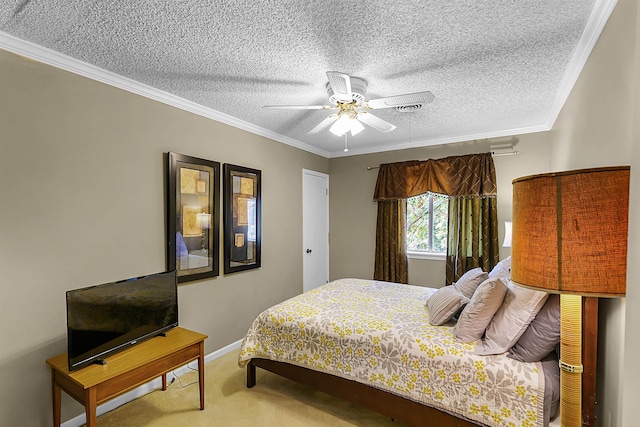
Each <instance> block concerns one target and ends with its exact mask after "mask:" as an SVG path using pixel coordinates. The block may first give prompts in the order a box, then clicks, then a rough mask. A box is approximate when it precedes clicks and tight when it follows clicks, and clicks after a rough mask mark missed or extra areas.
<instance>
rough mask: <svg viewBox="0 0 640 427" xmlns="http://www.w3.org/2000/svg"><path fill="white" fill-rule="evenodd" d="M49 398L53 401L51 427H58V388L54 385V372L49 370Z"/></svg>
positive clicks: (59, 399)
mask: <svg viewBox="0 0 640 427" xmlns="http://www.w3.org/2000/svg"><path fill="white" fill-rule="evenodd" d="M51 386H52V387H51V396H52V401H53V427H60V401H61V396H60V386H59V385H58V384H57V383H56V371H55V370H54V369H52V370H51Z"/></svg>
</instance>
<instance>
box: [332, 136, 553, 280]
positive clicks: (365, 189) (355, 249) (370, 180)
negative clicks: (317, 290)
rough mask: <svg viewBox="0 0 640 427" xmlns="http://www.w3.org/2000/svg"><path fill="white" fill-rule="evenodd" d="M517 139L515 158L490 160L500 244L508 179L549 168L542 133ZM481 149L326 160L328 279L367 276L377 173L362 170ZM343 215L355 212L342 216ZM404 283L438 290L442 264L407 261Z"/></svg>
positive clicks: (481, 145)
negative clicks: (493, 169) (328, 174)
mask: <svg viewBox="0 0 640 427" xmlns="http://www.w3.org/2000/svg"><path fill="white" fill-rule="evenodd" d="M518 139H519V142H518V144H517V146H516V149H517V150H518V151H519V152H520V154H518V155H516V156H500V157H495V158H494V163H495V167H496V179H497V181H498V221H499V234H500V241H501V242H502V238H503V236H504V221H508V220H511V181H512V180H513V179H514V178H517V177H520V176H524V175H530V174H534V173H540V172H545V171H547V170H549V166H550V152H549V150H550V147H549V141H548V135H547V134H546V133H536V134H529V135H520V136H519V137H518ZM487 151H489V144H488V143H487V142H475V143H473V142H465V143H458V144H448V145H439V146H431V147H423V148H413V149H409V150H400V151H390V152H386V153H376V154H368V155H361V156H351V157H342V158H336V159H331V183H330V184H331V206H330V209H331V232H330V234H331V262H330V266H331V278H332V279H337V278H340V277H361V278H369V279H370V278H372V277H373V264H374V248H375V230H376V228H375V227H376V213H377V211H376V209H377V207H376V204H375V203H373V202H372V201H371V200H372V198H373V190H374V187H375V183H376V179H377V176H378V169H373V170H367V166H378V165H379V164H380V163H392V162H399V161H404V160H423V159H429V158H432V159H438V158H442V157H447V156H454V155H464V154H470V153H480V152H487ZM345 212H353V213H355V214H354V215H345V214H344V213H345ZM509 254H510V250H509V249H508V248H502V247H501V248H500V257H501V258H504V257H507V256H509ZM409 283H410V284H413V285H420V286H430V287H440V286H443V285H444V283H445V265H444V261H432V260H420V259H410V260H409Z"/></svg>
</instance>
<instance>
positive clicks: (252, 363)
mask: <svg viewBox="0 0 640 427" xmlns="http://www.w3.org/2000/svg"><path fill="white" fill-rule="evenodd" d="M447 288H450V287H447ZM436 292H438V290H437V289H432V288H425V287H419V286H410V285H401V284H395V283H388V282H380V281H373V280H362V279H340V280H337V281H334V282H331V283H329V284H326V285H324V286H321V287H320V288H317V289H314V290H312V291H310V292H307V293H304V294H302V295H299V296H296V297H294V298H291V299H289V300H287V301H284V302H283V303H280V304H277V305H275V306H273V307H271V308H269V309H267V310H265V311H264V312H263V313H261V314H260V315H259V316H258V317H257V318H256V320H255V321H254V322H253V324H252V326H251V328H250V329H249V331H248V332H247V335H246V336H245V338H244V340H243V343H242V346H241V350H240V355H239V364H240V366H241V367H245V366H246V368H247V386H248V387H252V386H253V385H255V369H256V367H260V368H263V369H266V370H268V371H271V372H274V373H276V374H279V375H282V376H285V377H287V378H290V379H292V380H294V381H298V382H301V383H305V384H308V385H311V386H313V387H315V388H317V389H318V390H321V391H325V392H328V393H330V394H333V395H336V396H338V397H341V398H344V399H346V400H350V401H352V402H354V403H356V404H359V405H362V406H364V407H368V408H370V409H373V410H375V411H377V412H380V413H383V414H385V415H387V416H389V417H391V418H393V419H397V420H400V421H403V422H405V423H407V424H409V425H416V426H417V425H433V426H473V425H487V426H511V425H513V426H531V427H534V426H536V427H542V426H546V425H547V423H548V420H549V418H551V415H552V414H555V412H556V410H557V409H556V407H557V405H556V403H557V400H558V399H557V396H558V394H559V393H558V388H559V385H558V383H557V382H558V380H557V359H555V360H554V359H553V358H552V357H548V358H546V359H545V360H543V361H537V362H521V361H518V360H515V359H513V358H511V357H508V356H507V354H506V353H503V354H496V355H478V354H476V352H477V350H478V346H479V345H480V346H481V345H482V341H481V340H480V341H474V342H460V341H459V340H458V339H456V337H455V336H454V334H453V329H454V328H455V324H456V323H455V322H454V321H448V322H446V323H444V324H443V325H440V326H434V325H432V324H431V323H430V322H429V320H430V319H429V315H430V313H429V310H428V308H426V307H425V302H426V301H428V300H430V299H431V297H432V296H433V295H434V294H435V293H436ZM467 302H468V301H467ZM553 405H556V407H553ZM426 420H428V422H427V421H426Z"/></svg>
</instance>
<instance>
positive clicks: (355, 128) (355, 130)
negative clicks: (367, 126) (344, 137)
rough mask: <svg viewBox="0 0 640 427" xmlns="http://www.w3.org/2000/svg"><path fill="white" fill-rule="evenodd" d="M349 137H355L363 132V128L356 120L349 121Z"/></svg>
mask: <svg viewBox="0 0 640 427" xmlns="http://www.w3.org/2000/svg"><path fill="white" fill-rule="evenodd" d="M350 130H351V136H354V135H357V134H359V133H360V132H362V131H363V130H364V126H363V125H362V123H360V121H358V119H352V120H351V129H350Z"/></svg>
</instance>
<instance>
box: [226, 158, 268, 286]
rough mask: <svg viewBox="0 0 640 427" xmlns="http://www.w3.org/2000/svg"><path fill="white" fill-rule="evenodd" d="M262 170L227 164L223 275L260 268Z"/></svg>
mask: <svg viewBox="0 0 640 427" xmlns="http://www.w3.org/2000/svg"><path fill="white" fill-rule="evenodd" d="M261 183H262V173H261V171H260V170H258V169H251V168H247V167H244V166H237V165H231V164H225V165H224V183H223V186H224V194H223V199H224V207H223V216H224V257H223V258H224V274H230V273H236V272H238V271H244V270H250V269H253V268H260V266H261V255H262V254H261V252H262V251H261V246H262V245H261V240H262V221H261V218H262V216H261V215H262V213H261V210H262V196H261Z"/></svg>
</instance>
